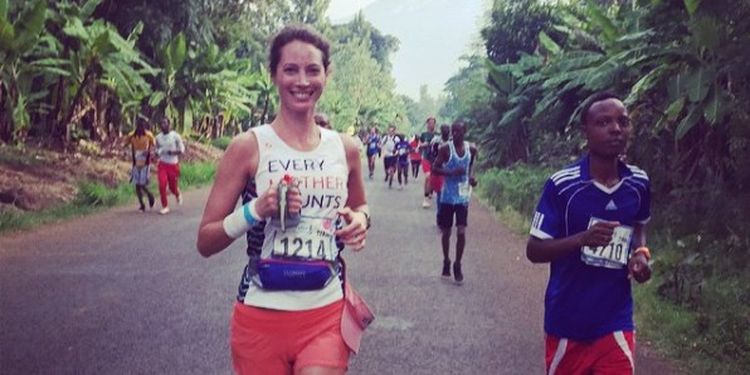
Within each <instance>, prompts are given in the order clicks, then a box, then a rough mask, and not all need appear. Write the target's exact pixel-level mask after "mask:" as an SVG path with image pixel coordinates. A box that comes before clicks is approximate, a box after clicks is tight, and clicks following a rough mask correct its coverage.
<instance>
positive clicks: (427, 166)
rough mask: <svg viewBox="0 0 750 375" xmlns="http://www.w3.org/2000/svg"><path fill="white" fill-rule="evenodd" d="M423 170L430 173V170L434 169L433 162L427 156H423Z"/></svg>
mask: <svg viewBox="0 0 750 375" xmlns="http://www.w3.org/2000/svg"><path fill="white" fill-rule="evenodd" d="M422 171H423V172H424V173H430V171H432V164H431V163H430V162H429V161H428V160H427V159H425V158H422Z"/></svg>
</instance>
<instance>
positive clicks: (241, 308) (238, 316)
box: [230, 300, 349, 375]
mask: <svg viewBox="0 0 750 375" xmlns="http://www.w3.org/2000/svg"><path fill="white" fill-rule="evenodd" d="M343 307H344V302H343V300H341V301H338V302H334V303H332V304H330V305H327V306H323V307H319V308H317V309H312V310H304V311H280V310H269V309H263V308H258V307H253V306H247V305H244V304H242V303H237V304H235V306H234V314H232V328H231V339H230V342H231V346H232V363H233V365H234V370H235V372H236V373H237V374H242V375H244V374H292V373H297V371H299V369H302V368H305V367H310V366H320V367H332V368H341V369H346V368H347V366H348V363H349V348H348V347H347V346H346V343H344V339H343V338H342V337H341V313H342V309H343Z"/></svg>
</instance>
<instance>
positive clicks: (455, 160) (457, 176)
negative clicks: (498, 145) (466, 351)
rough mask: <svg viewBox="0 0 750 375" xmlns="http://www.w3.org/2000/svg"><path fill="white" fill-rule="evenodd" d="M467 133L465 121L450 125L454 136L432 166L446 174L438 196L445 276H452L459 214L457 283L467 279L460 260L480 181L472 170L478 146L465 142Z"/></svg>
mask: <svg viewBox="0 0 750 375" xmlns="http://www.w3.org/2000/svg"><path fill="white" fill-rule="evenodd" d="M465 132H466V125H465V124H464V123H463V122H461V121H456V122H454V123H453V125H451V135H452V136H453V139H452V141H450V142H446V143H445V144H443V145H442V146H440V149H439V150H438V156H437V158H436V159H435V164H434V165H433V168H432V173H433V174H434V175H439V176H444V177H445V180H444V182H443V187H442V190H441V193H440V195H439V196H438V225H439V226H440V230H441V232H442V246H443V272H442V276H443V278H450V276H451V271H450V270H451V260H450V256H449V253H450V251H449V249H450V238H451V227H452V226H453V216H455V217H456V261H455V262H454V263H453V276H454V278H455V280H456V283H457V284H461V283H463V281H464V276H463V272H462V270H461V260H462V258H463V254H464V247H465V246H466V225H467V222H468V220H467V219H468V216H469V201H470V200H471V188H472V187H474V186H476V184H477V182H476V180H475V179H474V174H473V171H472V167H473V165H474V159H475V158H476V155H477V148H476V147H475V146H474V145H472V144H470V143H469V142H465V141H464V133H465Z"/></svg>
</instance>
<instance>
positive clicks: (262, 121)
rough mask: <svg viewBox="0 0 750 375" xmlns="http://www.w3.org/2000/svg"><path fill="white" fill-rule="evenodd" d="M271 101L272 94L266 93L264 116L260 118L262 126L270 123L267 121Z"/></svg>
mask: <svg viewBox="0 0 750 375" xmlns="http://www.w3.org/2000/svg"><path fill="white" fill-rule="evenodd" d="M270 100H271V94H270V93H266V100H265V102H263V114H261V116H260V123H261V124H265V123H267V122H268V121H267V119H266V116H268V105H269V101H270Z"/></svg>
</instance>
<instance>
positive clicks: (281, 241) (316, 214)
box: [244, 125, 349, 310]
mask: <svg viewBox="0 0 750 375" xmlns="http://www.w3.org/2000/svg"><path fill="white" fill-rule="evenodd" d="M319 129H320V144H319V145H318V147H317V148H315V149H314V150H312V151H298V150H295V149H293V148H291V147H289V146H288V145H287V144H286V143H284V141H283V140H282V139H281V138H279V136H278V135H277V134H276V131H275V130H273V128H272V127H271V126H270V125H263V126H260V127H257V128H252V129H251V131H252V132H253V133H254V134H255V137H256V139H257V140H258V168H257V171H256V172H255V182H256V184H257V191H258V195H261V194H263V192H264V191H266V190H268V188H269V186H270V184H271V182H274V183H278V181H280V180H281V179H282V178H283V177H284V175H286V174H288V175H289V176H291V177H293V178H295V179H297V180H298V181H299V189H300V192H301V193H302V212H301V215H300V217H299V223H296V222H295V223H294V224H293V225H295V226H291V227H290V226H289V225H287V228H286V231H281V227H280V224H279V221H278V220H277V219H271V220H267V223H266V227H265V229H264V234H265V239H264V241H263V246H262V250H261V258H264V259H265V258H269V257H271V255H276V256H287V255H288V256H292V255H293V256H298V257H304V258H308V259H315V260H327V261H335V260H336V258H337V257H338V248H337V247H336V242H335V238H334V236H333V232H334V230H335V222H336V218H337V216H338V213H337V211H338V209H340V208H343V207H344V205H345V204H346V200H347V198H348V189H347V182H348V178H349V165H348V163H347V160H346V152H345V150H344V143H343V142H342V141H341V136H340V135H339V134H338V133H336V132H334V131H332V130H328V129H323V128H319ZM341 298H343V293H342V290H341V282H340V280H339V279H338V278H335V280H333V281H331V282H330V283H329V284H328V285H327V286H326V287H324V288H323V289H320V290H314V291H269V290H264V289H261V288H258V287H257V286H256V285H254V284H252V283H251V285H250V288H249V289H248V292H247V295H246V296H245V301H244V302H245V304H246V305H251V306H257V307H264V308H270V309H276V310H308V309H313V308H317V307H321V306H325V305H328V304H330V303H333V302H336V301H338V300H340V299H341Z"/></svg>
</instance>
